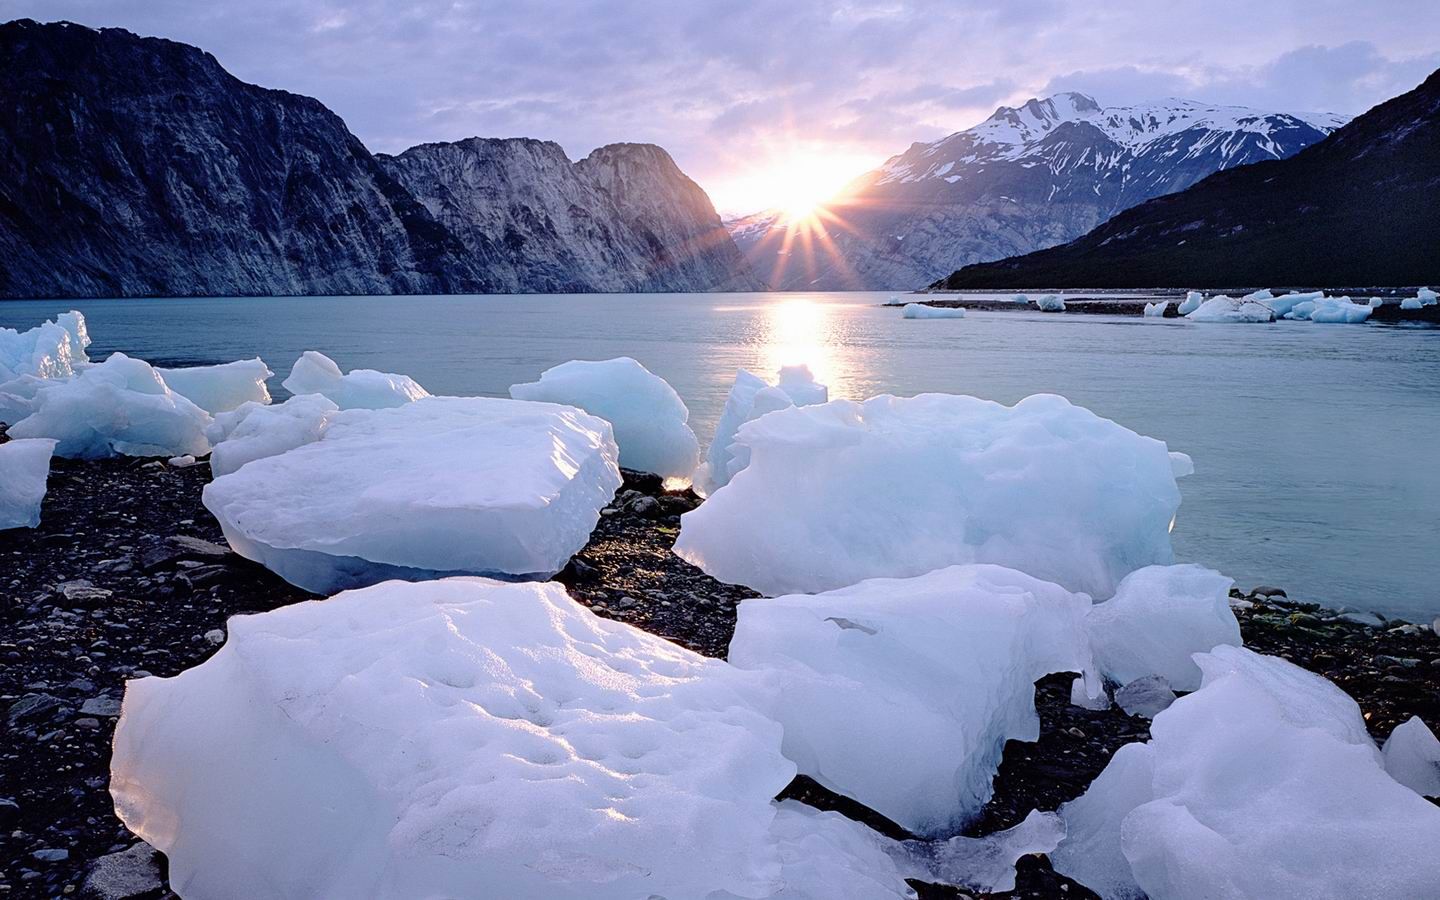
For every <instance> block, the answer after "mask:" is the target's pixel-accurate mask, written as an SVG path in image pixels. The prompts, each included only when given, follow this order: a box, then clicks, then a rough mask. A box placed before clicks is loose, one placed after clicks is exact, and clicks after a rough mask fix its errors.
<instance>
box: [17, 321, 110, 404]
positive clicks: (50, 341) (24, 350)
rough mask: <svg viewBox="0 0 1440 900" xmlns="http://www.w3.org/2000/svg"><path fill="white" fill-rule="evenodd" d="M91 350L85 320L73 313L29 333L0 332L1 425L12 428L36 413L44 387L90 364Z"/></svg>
mask: <svg viewBox="0 0 1440 900" xmlns="http://www.w3.org/2000/svg"><path fill="white" fill-rule="evenodd" d="M88 346H90V334H89V331H88V330H87V329H86V326H85V317H84V316H83V315H81V314H80V313H78V312H75V311H73V310H72V311H71V312H68V313H62V314H61V315H58V316H56V317H55V318H54V319H52V320H50V321H48V322H44V323H42V324H40V325H37V326H35V327H34V328H31V329H29V330H27V331H16V330H14V329H13V328H0V422H5V423H7V424H10V425H13V424H15V423H16V422H18V421H20V420H21V419H23V418H25V417H26V416H28V415H30V413H32V412H34V399H35V394H36V393H37V392H38V391H39V389H40V388H41V387H44V386H45V385H47V384H49V383H50V382H51V381H52V380H59V379H65V378H69V377H71V376H72V375H74V374H75V373H76V372H77V371H79V370H81V369H83V368H84V367H85V366H86V365H88V364H89V362H90V358H89V357H88V356H87V355H86V353H85V348H86V347H88Z"/></svg>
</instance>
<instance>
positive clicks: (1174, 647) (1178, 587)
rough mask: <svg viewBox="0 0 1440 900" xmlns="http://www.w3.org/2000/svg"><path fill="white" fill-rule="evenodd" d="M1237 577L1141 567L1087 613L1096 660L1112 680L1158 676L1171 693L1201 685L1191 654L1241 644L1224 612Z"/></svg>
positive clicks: (1237, 626)
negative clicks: (1224, 645) (1161, 677)
mask: <svg viewBox="0 0 1440 900" xmlns="http://www.w3.org/2000/svg"><path fill="white" fill-rule="evenodd" d="M1234 583H1235V582H1234V581H1233V580H1232V579H1229V578H1226V577H1225V576H1224V575H1221V574H1220V573H1219V572H1214V571H1211V570H1210V569H1206V568H1204V567H1203V566H1196V565H1179V566H1146V567H1145V568H1143V569H1138V570H1136V571H1134V572H1131V573H1130V574H1129V575H1126V576H1125V580H1124V581H1121V582H1120V586H1119V587H1118V588H1116V590H1115V596H1114V597H1111V598H1110V599H1109V600H1106V601H1105V602H1104V603H1101V604H1098V605H1096V606H1094V607H1092V608H1091V609H1090V610H1089V614H1088V615H1087V617H1086V628H1087V630H1088V631H1089V632H1090V641H1091V646H1092V647H1094V650H1095V663H1096V665H1098V666H1099V667H1100V670H1101V672H1103V673H1104V674H1105V676H1106V677H1107V678H1109V679H1111V680H1112V681H1116V682H1119V683H1120V684H1122V685H1123V684H1129V683H1130V682H1132V681H1134V680H1136V679H1137V678H1143V677H1144V676H1146V675H1161V676H1164V678H1165V680H1166V681H1167V682H1169V684H1170V686H1171V687H1173V688H1174V689H1175V690H1177V691H1193V690H1195V689H1196V688H1198V687H1200V667H1199V666H1197V665H1196V664H1195V661H1194V660H1193V659H1191V655H1192V654H1195V653H1203V652H1204V651H1206V650H1209V649H1211V648H1213V647H1214V646H1216V645H1217V644H1232V645H1234V646H1237V647H1238V646H1239V645H1240V623H1239V622H1237V621H1236V620H1235V613H1234V612H1232V611H1231V609H1230V585H1232V584H1234Z"/></svg>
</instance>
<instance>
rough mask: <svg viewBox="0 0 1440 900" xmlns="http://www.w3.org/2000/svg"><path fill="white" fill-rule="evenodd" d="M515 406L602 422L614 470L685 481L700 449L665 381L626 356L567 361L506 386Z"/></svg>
mask: <svg viewBox="0 0 1440 900" xmlns="http://www.w3.org/2000/svg"><path fill="white" fill-rule="evenodd" d="M510 396H511V397H514V398H515V399H516V400H537V401H543V402H548V403H564V404H567V405H570V406H575V407H579V408H580V409H583V410H585V411H586V412H588V413H590V414H591V415H594V416H599V417H600V418H602V419H605V420H606V421H608V422H609V423H610V424H611V425H612V426H613V427H614V429H615V443H616V444H618V445H619V447H620V465H622V466H624V467H625V468H627V469H638V470H639V471H642V472H653V473H655V474H657V475H663V476H666V477H670V478H689V477H690V476H691V475H692V474H693V473H694V472H695V466H696V465H697V464H698V463H699V461H700V443H699V441H697V440H696V438H695V432H693V431H691V430H690V426H689V425H687V424H686V422H687V421H688V420H689V418H690V410H688V409H686V408H685V401H683V400H681V399H680V395H679V394H677V393H675V389H674V388H672V387H670V385H669V384H667V383H666V381H665V379H663V378H661V377H660V376H658V375H656V374H654V373H653V372H651V371H650V370H649V369H647V368H645V367H644V366H642V365H640V363H638V362H636V361H635V360H633V359H631V358H630V357H628V356H622V357H618V358H616V359H606V360H598V361H596V360H580V359H577V360H571V361H570V362H567V363H561V364H560V365H558V366H555V367H553V368H550V369H546V370H545V371H544V372H542V373H541V374H540V380H539V381H532V382H528V383H526V384H512V385H511V386H510Z"/></svg>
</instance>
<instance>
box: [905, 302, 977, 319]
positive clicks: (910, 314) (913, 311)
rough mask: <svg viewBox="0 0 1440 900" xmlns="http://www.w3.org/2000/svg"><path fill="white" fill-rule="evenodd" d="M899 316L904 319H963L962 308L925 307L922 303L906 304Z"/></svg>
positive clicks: (963, 310) (963, 309)
mask: <svg viewBox="0 0 1440 900" xmlns="http://www.w3.org/2000/svg"><path fill="white" fill-rule="evenodd" d="M901 316H902V317H904V318H906V319H963V318H965V308H964V307H962V306H926V305H925V304H924V303H907V304H905V309H904V310H903V311H902V312H901Z"/></svg>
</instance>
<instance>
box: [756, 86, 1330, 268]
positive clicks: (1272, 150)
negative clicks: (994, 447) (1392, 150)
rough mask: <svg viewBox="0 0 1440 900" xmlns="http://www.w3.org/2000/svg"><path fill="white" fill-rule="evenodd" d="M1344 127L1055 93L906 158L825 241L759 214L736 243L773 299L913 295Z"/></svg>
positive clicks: (1310, 118)
mask: <svg viewBox="0 0 1440 900" xmlns="http://www.w3.org/2000/svg"><path fill="white" fill-rule="evenodd" d="M1344 121H1345V120H1344V118H1343V117H1341V116H1335V115H1330V114H1305V115H1292V114H1288V113H1277V112H1261V111H1257V110H1252V109H1245V108H1243V107H1227V106H1213V105H1210V104H1204V103H1197V102H1195V101H1191V100H1165V101H1162V102H1159V103H1151V104H1145V105H1141V106H1130V107H1101V106H1100V105H1099V104H1098V103H1097V102H1096V101H1095V100H1094V99H1092V98H1091V97H1089V96H1086V95H1085V94H1078V93H1073V92H1072V93H1062V94H1056V95H1055V96H1053V97H1049V98H1047V99H1045V100H1031V101H1029V102H1028V103H1026V104H1024V105H1023V106H1020V107H1018V108H1010V107H1001V108H1000V109H998V110H996V111H995V113H994V115H992V116H990V118H988V119H986V120H985V121H984V122H981V123H980V124H979V125H976V126H975V127H973V128H970V129H967V130H965V131H961V132H957V133H955V134H952V135H950V136H949V137H946V138H943V139H941V140H938V141H935V142H933V143H928V144H919V143H917V144H913V145H911V147H910V149H909V150H907V151H905V152H904V153H902V154H900V155H899V156H896V157H893V158H891V159H890V160H889V161H888V162H886V163H885V164H884V165H883V166H881V167H880V168H879V169H876V170H875V171H873V172H870V173H867V174H866V175H863V176H861V177H860V178H858V179H857V180H856V181H854V182H852V183H851V184H850V185H849V186H848V187H847V188H846V189H845V190H844V191H843V192H842V193H841V195H840V196H839V198H838V199H837V200H836V201H834V202H832V203H830V204H828V205H827V206H826V207H825V208H824V209H822V210H821V211H820V214H819V229H818V231H819V232H820V233H817V229H816V227H815V223H813V222H801V223H799V224H792V223H787V222H786V221H785V220H784V219H783V217H780V216H777V215H775V214H773V213H762V214H760V215H759V216H751V217H746V218H745V219H740V220H734V221H732V222H731V223H730V225H731V235H732V236H733V237H734V238H735V240H736V243H737V244H738V245H739V246H740V248H741V250H742V251H743V252H744V253H745V255H746V258H747V259H748V260H749V261H750V263H751V266H752V267H753V268H754V270H755V272H756V274H757V275H758V276H759V277H760V278H761V279H764V280H768V281H769V282H770V284H771V285H772V286H773V287H776V288H777V289H784V290H796V289H833V290H841V289H872V290H888V289H900V288H912V287H915V286H917V285H922V284H928V283H930V282H932V281H934V280H935V279H936V278H939V277H942V276H943V275H944V274H945V273H947V272H950V271H953V270H954V269H955V268H956V267H957V266H958V265H963V264H965V263H968V262H975V261H981V260H991V259H999V258H1002V257H1006V256H1012V255H1015V254H1018V253H1026V252H1029V251H1031V250H1036V249H1039V248H1042V247H1048V246H1052V245H1055V244H1059V243H1063V242H1065V241H1068V240H1072V239H1073V238H1076V237H1078V236H1080V235H1082V234H1084V233H1085V232H1087V231H1089V230H1090V229H1091V228H1094V227H1095V226H1096V225H1099V224H1100V223H1101V222H1104V221H1105V220H1107V219H1109V218H1110V217H1112V216H1114V215H1115V214H1116V213H1118V212H1120V211H1121V210H1124V209H1127V208H1129V207H1131V206H1134V205H1135V204H1137V203H1140V202H1143V201H1145V200H1148V199H1150V198H1152V197H1155V196H1159V195H1161V194H1167V193H1171V192H1173V191H1178V190H1183V189H1184V188H1187V187H1189V186H1190V185H1192V184H1195V183H1196V182H1198V181H1200V180H1201V179H1202V178H1205V177H1206V176H1208V175H1210V174H1212V173H1214V172H1216V171H1220V170H1222V169H1228V168H1232V167H1235V166H1241V165H1246V164H1249V163H1254V162H1259V161H1262V160H1273V159H1281V158H1284V157H1287V156H1290V155H1292V154H1294V153H1296V152H1298V151H1300V150H1302V149H1304V148H1305V147H1307V146H1309V145H1310V144H1313V143H1315V142H1316V141H1318V140H1320V139H1322V138H1323V137H1325V135H1327V134H1329V133H1330V132H1331V131H1333V130H1334V129H1335V128H1337V127H1339V126H1340V125H1341V124H1343V123H1344Z"/></svg>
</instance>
